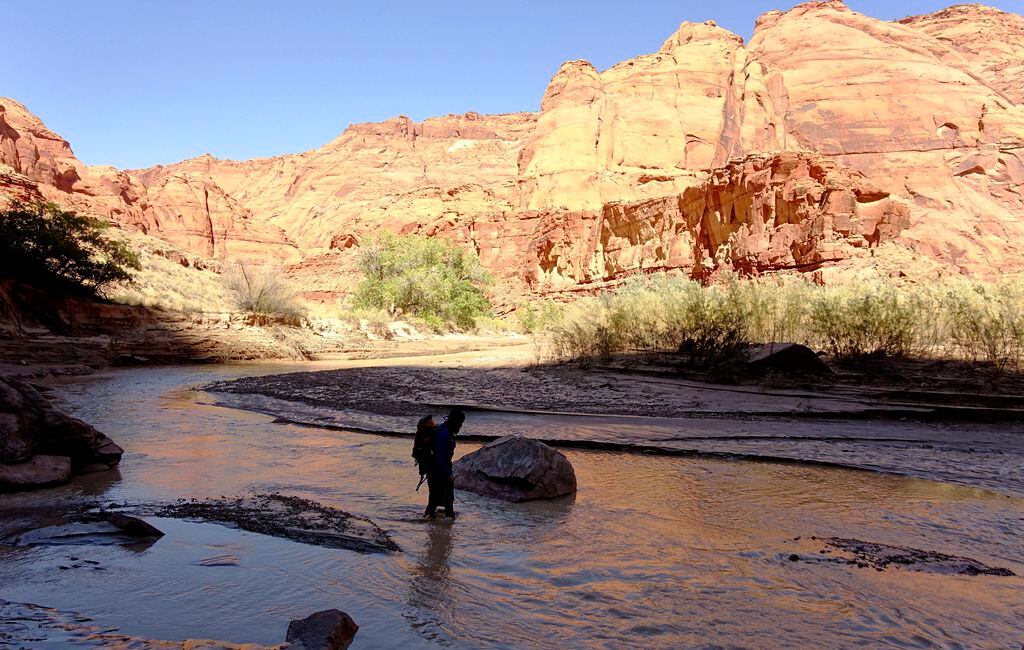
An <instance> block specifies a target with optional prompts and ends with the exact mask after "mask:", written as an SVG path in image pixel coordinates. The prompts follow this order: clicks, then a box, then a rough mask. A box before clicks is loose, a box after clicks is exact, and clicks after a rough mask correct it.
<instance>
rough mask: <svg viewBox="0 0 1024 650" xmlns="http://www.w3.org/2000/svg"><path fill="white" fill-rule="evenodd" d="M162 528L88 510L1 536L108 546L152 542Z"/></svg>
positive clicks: (32, 542) (30, 542)
mask: <svg viewBox="0 0 1024 650" xmlns="http://www.w3.org/2000/svg"><path fill="white" fill-rule="evenodd" d="M163 535H164V534H163V532H162V531H160V530H159V529H157V528H156V527H155V526H153V525H152V524H149V523H147V522H145V521H143V520H142V519H139V518H138V517H132V516H131V515H125V514H122V513H116V512H100V513H86V514H81V515H78V516H76V517H75V518H74V519H70V520H68V519H65V520H64V521H63V523H59V524H55V525H51V526H42V527H40V528H33V529H31V530H27V531H24V532H21V533H18V534H15V535H10V536H8V537H6V538H2V539H0V542H2V543H4V544H10V545H12V546H108V545H115V544H133V545H134V544H138V543H140V542H142V543H147V544H152V543H153V542H155V541H156V540H157V539H159V538H161V537H163Z"/></svg>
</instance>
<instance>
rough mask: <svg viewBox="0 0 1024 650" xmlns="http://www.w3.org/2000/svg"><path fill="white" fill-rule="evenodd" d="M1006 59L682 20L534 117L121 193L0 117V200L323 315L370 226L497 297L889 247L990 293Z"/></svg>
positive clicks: (938, 29)
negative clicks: (290, 296) (285, 282)
mask: <svg viewBox="0 0 1024 650" xmlns="http://www.w3.org/2000/svg"><path fill="white" fill-rule="evenodd" d="M1022 61H1024V18H1022V17H1021V16H1018V15H1015V14H1008V13H1005V12H1001V11H998V10H995V9H990V8H987V7H981V6H978V5H968V6H957V7H952V8H950V9H946V10H943V11H940V12H937V13H935V14H930V15H927V16H915V17H910V18H906V19H903V20H901V21H899V22H884V21H879V20H875V19H873V18H870V17H867V16H864V15H862V14H859V13H856V12H853V11H851V10H850V9H849V8H847V7H846V6H845V5H844V4H843V3H842V2H838V1H831V2H810V3H805V4H801V5H798V6H797V7H795V8H793V9H791V10H790V11H788V12H785V13H783V12H770V13H768V14H765V15H763V16H761V17H760V18H759V19H758V21H757V25H756V28H755V32H754V35H753V37H752V38H751V39H750V41H749V42H748V43H744V42H743V39H741V38H740V37H739V36H737V35H735V34H732V33H730V32H728V31H727V30H724V29H722V28H720V27H718V26H716V25H715V24H714V23H713V22H712V21H708V22H706V23H683V24H682V25H681V26H680V27H679V29H678V30H677V31H676V32H675V33H674V34H672V35H671V36H670V37H669V38H668V39H667V40H666V41H665V42H664V44H663V45H662V46H661V47H660V49H658V51H657V52H654V53H652V54H648V55H643V56H639V57H636V58H633V59H630V60H627V61H624V62H622V63H619V64H617V65H615V66H613V67H611V68H609V69H608V70H605V71H599V70H597V69H595V68H594V66H593V65H591V64H590V63H588V62H586V61H579V60H578V61H570V62H567V63H565V64H563V65H562V66H561V67H560V68H559V69H558V71H557V72H556V73H555V75H554V77H553V78H552V79H551V81H550V83H549V84H548V87H547V89H546V91H545V92H544V93H543V95H542V98H541V102H540V111H539V112H537V113H514V114H506V115H479V114H476V113H467V114H464V115H448V116H444V117H438V118H431V119H428V120H425V121H423V122H420V123H417V122H413V121H412V120H409V119H408V118H405V117H399V118H394V119H390V120H387V121H385V122H381V123H375V124H358V125H353V126H351V127H349V128H348V129H346V130H345V132H344V133H342V134H341V135H340V136H339V137H338V138H337V139H335V140H334V141H332V142H330V143H328V144H326V145H324V146H323V147H320V148H319V149H316V150H313V151H308V152H305V153H301V154H293V155H284V156H278V157H275V158H267V159H257V160H250V161H243V162H236V161H225V160H218V159H215V158H213V157H210V156H201V157H199V158H194V159H190V160H186V161H183V162H181V163H176V164H173V165H165V166H156V167H152V168H149V169H143V170H131V171H119V170H116V169H113V168H110V167H90V166H86V165H83V164H82V163H81V162H79V161H78V160H77V159H76V158H75V157H74V155H73V154H72V152H71V149H70V147H69V146H68V144H67V142H65V141H64V140H63V139H62V138H60V137H59V136H57V135H56V134H54V133H52V132H51V131H49V130H48V129H46V127H45V126H44V125H43V124H42V123H41V122H40V121H39V120H38V119H36V118H35V117H34V116H32V115H31V114H30V113H28V112H27V111H26V110H25V109H24V107H22V106H21V105H20V104H18V103H17V102H14V101H12V100H0V191H6V193H7V194H10V195H13V196H21V197H26V198H31V197H32V196H35V195H41V196H43V197H45V198H47V199H50V200H56V201H59V202H62V203H65V204H68V205H70V206H72V207H75V208H77V209H81V210H85V211H90V212H94V213H97V214H100V215H102V216H105V217H107V218H109V219H111V220H113V221H115V222H116V223H118V224H120V225H122V226H124V227H125V228H130V229H136V230H141V231H143V232H147V233H149V234H151V235H155V236H158V237H161V238H164V239H166V240H168V241H170V242H172V243H174V244H176V245H179V246H182V247H184V248H186V249H188V250H190V251H192V252H195V253H198V254H200V255H205V256H209V257H215V258H219V259H227V260H230V259H245V258H248V257H254V258H259V259H268V258H269V259H276V260H279V261H280V262H281V263H284V264H287V265H288V269H289V273H290V274H291V275H292V276H294V277H296V278H298V279H300V280H301V281H302V282H303V286H304V288H305V289H306V291H307V292H308V293H310V294H312V295H316V296H324V297H327V296H332V295H337V294H341V293H344V292H345V291H346V290H347V289H348V288H349V287H350V286H351V282H352V261H353V259H354V257H355V253H356V252H357V251H358V249H359V245H360V242H362V241H363V240H365V239H366V238H367V237H369V236H372V235H373V233H375V232H378V231H379V230H381V229H387V230H391V231H394V232H402V233H418V234H423V235H429V236H438V235H439V236H445V237H450V238H452V239H454V240H456V241H458V242H460V243H463V244H465V245H466V246H468V247H472V248H473V249H474V250H476V252H477V253H478V254H479V255H480V257H481V259H482V261H483V262H484V263H485V264H486V265H487V266H488V267H490V268H491V269H492V270H493V271H494V272H495V274H496V276H497V277H498V279H499V286H498V292H499V293H501V294H502V295H503V296H506V297H507V296H515V295H518V294H521V293H523V292H526V291H532V292H543V293H551V292H571V291H590V290H593V289H595V288H599V287H604V286H608V285H610V284H614V283H616V282H618V281H621V280H622V279H623V278H625V277H627V276H629V275H631V274H634V273H638V272H652V271H656V270H665V271H672V272H677V273H681V274H684V275H688V276H692V277H703V276H706V275H708V274H710V273H713V272H714V271H715V270H716V269H719V268H722V267H731V268H734V269H736V270H738V271H741V272H743V273H751V274H757V273H766V272H772V271H778V270H789V269H794V270H801V271H813V270H817V269H820V268H823V267H835V268H837V269H843V268H859V267H862V266H866V265H871V264H873V260H874V253H875V251H876V250H877V247H878V246H879V245H880V244H882V243H885V242H892V243H893V244H895V245H898V246H902V247H904V248H905V249H906V250H907V251H908V259H913V258H920V259H922V260H927V261H928V268H930V269H931V268H935V267H936V266H938V267H939V268H942V269H945V270H946V271H947V272H949V273H964V274H970V275H976V276H983V277H986V276H992V275H996V274H998V273H1002V272H1007V271H1021V270H1024V91H1022V88H1024V63H1022ZM913 270H914V269H912V268H907V269H905V271H906V273H907V274H912V273H913Z"/></svg>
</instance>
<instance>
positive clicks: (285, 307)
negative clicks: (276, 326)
mask: <svg viewBox="0 0 1024 650" xmlns="http://www.w3.org/2000/svg"><path fill="white" fill-rule="evenodd" d="M223 278H224V285H225V286H226V287H227V288H229V289H230V290H231V291H232V292H233V293H234V302H235V306H236V307H237V308H238V309H240V310H242V311H244V312H246V313H247V314H249V315H250V317H251V318H252V320H253V322H254V323H255V324H267V323H270V322H281V323H285V324H292V325H299V324H300V323H301V322H302V318H303V317H304V316H305V315H306V305H305V304H304V302H303V300H302V299H301V297H300V296H299V291H298V289H297V288H295V287H294V286H293V285H292V284H291V283H290V282H288V281H287V280H285V279H284V277H283V274H282V272H281V269H280V268H277V267H273V266H268V265H256V264H247V263H239V264H236V265H234V266H232V267H230V268H228V269H227V270H226V271H225V272H224V274H223Z"/></svg>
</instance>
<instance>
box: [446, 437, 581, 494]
mask: <svg viewBox="0 0 1024 650" xmlns="http://www.w3.org/2000/svg"><path fill="white" fill-rule="evenodd" d="M454 477H455V487H456V488H458V489H460V490H469V491H470V492H476V493H477V494H482V495H484V496H489V497H494V498H495V499H502V500H504V501H513V502H519V501H532V500H535V499H554V498H557V497H561V496H565V495H567V494H572V493H574V492H575V491H576V473H575V471H574V470H573V468H572V464H571V463H570V462H569V459H568V458H566V457H565V454H563V453H561V452H560V451H557V450H555V449H552V448H551V447H548V446H547V445H545V444H544V443H542V442H540V441H537V440H532V439H530V438H522V437H519V436H506V437H504V438H500V439H498V440H495V441H494V442H492V443H489V444H487V445H485V446H484V447H481V448H480V449H478V450H476V451H474V452H472V453H470V454H466V455H465V456H463V457H462V458H460V459H459V460H458V461H456V462H455V466H454Z"/></svg>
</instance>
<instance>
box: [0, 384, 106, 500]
mask: <svg viewBox="0 0 1024 650" xmlns="http://www.w3.org/2000/svg"><path fill="white" fill-rule="evenodd" d="M123 453H124V450H123V449H121V448H120V447H118V446H117V445H116V444H114V442H113V441H112V440H111V439H110V438H108V437H107V436H105V435H103V434H102V433H100V432H99V431H97V430H96V429H94V428H93V427H91V426H89V425H88V424H86V423H84V422H82V421H81V420H78V419H76V418H73V417H70V416H68V415H66V414H64V413H63V412H61V411H60V410H58V409H57V408H55V407H54V406H53V405H52V404H50V402H49V400H47V399H46V398H45V397H44V396H43V395H42V394H40V393H39V391H37V390H36V389H35V388H33V387H32V386H30V385H29V384H27V383H25V382H22V381H18V380H16V379H0V491H13V490H17V489H27V488H32V487H43V486H46V485H54V484H57V483H61V482H64V481H66V480H67V478H68V476H69V475H70V473H71V472H73V471H91V470H97V469H109V468H111V467H114V466H116V465H117V464H118V463H119V462H120V461H121V455H122V454H123Z"/></svg>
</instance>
